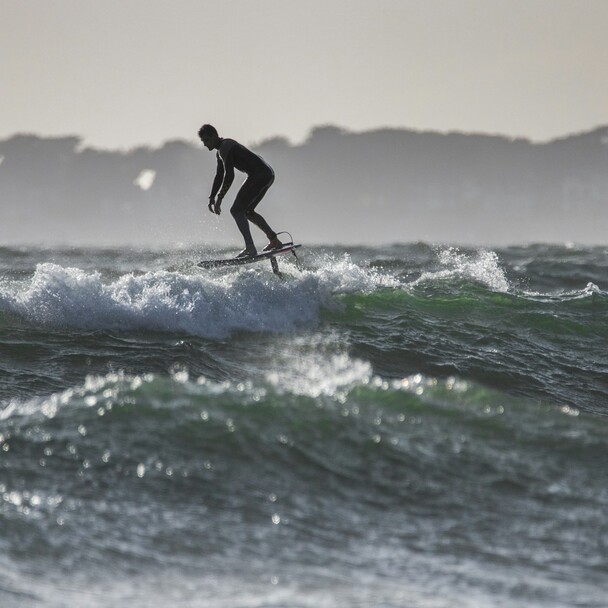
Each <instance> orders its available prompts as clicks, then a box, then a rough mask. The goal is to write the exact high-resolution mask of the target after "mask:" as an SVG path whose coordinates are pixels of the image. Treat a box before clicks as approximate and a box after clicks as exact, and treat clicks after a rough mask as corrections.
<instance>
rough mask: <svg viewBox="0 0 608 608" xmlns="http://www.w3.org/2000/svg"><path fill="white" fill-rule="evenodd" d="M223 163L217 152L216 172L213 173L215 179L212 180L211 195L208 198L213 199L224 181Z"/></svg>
mask: <svg viewBox="0 0 608 608" xmlns="http://www.w3.org/2000/svg"><path fill="white" fill-rule="evenodd" d="M224 173H225V172H224V163H223V162H222V159H221V158H220V154H219V152H218V153H217V170H216V172H215V178H214V180H213V186H212V187H211V195H210V196H209V198H215V195H216V194H217V191H218V190H219V189H220V186H221V185H222V182H223V181H224Z"/></svg>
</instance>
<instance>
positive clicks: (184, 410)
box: [0, 244, 608, 608]
mask: <svg viewBox="0 0 608 608" xmlns="http://www.w3.org/2000/svg"><path fill="white" fill-rule="evenodd" d="M202 255H207V256H210V255H211V252H202V253H201V252H198V251H192V250H175V251H165V252H159V251H116V250H93V251H90V250H65V251H61V250H50V251H49V250H45V251H42V250H35V249H21V250H16V249H4V250H2V256H1V262H0V344H1V346H2V351H1V354H0V374H1V377H2V383H0V498H1V500H0V548H1V549H2V550H1V551H0V566H1V567H0V604H2V606H7V607H9V608H10V607H13V606H15V607H16V606H20V607H21V606H26V607H27V606H52V607H60V606H61V607H62V606H66V605H70V606H71V605H78V606H91V607H101V606H116V605H124V604H125V603H126V602H128V603H129V605H133V606H141V607H144V606H146V607H147V606H160V605H175V606H196V607H198V606H205V607H206V606H209V607H211V606H213V607H216V606H220V607H223V606H225V607H232V606H277V607H278V606H315V607H316V606H328V607H334V606H371V605H374V606H376V605H377V606H404V605H407V606H437V607H444V606H445V607H448V606H450V607H451V606H454V605H459V606H465V607H468V606H470V607H477V606H484V607H485V606H514V607H515V606H522V605H526V606H552V607H554V606H564V607H566V606H574V605H580V606H597V607H599V606H602V605H604V603H605V598H606V596H607V593H608V586H607V585H606V582H605V581H606V580H608V576H607V575H608V571H607V570H608V568H607V567H606V564H607V563H608V559H606V558H607V557H608V556H607V554H606V547H607V546H608V523H607V522H606V518H605V516H604V514H605V513H606V509H607V507H608V490H607V488H608V474H607V473H606V470H605V469H606V467H605V466H604V461H605V455H606V454H607V453H608V417H607V416H606V413H607V410H606V395H607V392H608V386H607V382H606V378H607V377H608V375H607V374H606V372H607V371H608V349H607V347H606V343H607V338H608V330H607V329H606V323H605V319H606V315H607V313H608V294H607V292H606V291H605V286H606V285H608V270H606V269H607V268H608V264H607V262H608V259H607V258H608V254H607V252H606V251H605V250H604V249H602V248H584V249H579V248H576V247H572V246H570V247H557V246H546V245H536V246H530V247H521V248H508V249H504V250H497V251H490V250H474V249H469V250H459V249H455V248H433V247H429V246H427V245H424V244H417V245H395V246H392V247H386V248H375V249H370V248H359V249H357V248H355V249H350V250H349V251H345V250H343V249H341V248H338V247H327V248H315V249H308V250H306V249H305V250H304V251H303V252H302V255H301V258H302V262H303V264H302V267H300V268H297V267H296V266H295V265H294V264H293V263H292V262H290V261H281V266H282V269H283V271H284V277H283V279H282V280H280V279H278V278H277V277H275V276H274V275H273V274H272V273H271V272H270V268H269V267H268V268H266V266H265V265H258V266H255V267H252V268H246V269H242V268H241V269H237V270H228V271H212V272H201V271H198V270H196V269H195V268H196V267H195V266H194V264H193V263H192V262H194V261H196V259H198V258H199V257H201V256H202Z"/></svg>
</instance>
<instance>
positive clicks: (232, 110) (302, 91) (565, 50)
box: [0, 0, 608, 148]
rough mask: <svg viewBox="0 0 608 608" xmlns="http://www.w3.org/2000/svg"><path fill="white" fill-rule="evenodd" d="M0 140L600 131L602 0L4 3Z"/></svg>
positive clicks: (605, 110)
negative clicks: (202, 130) (337, 130)
mask: <svg viewBox="0 0 608 608" xmlns="http://www.w3.org/2000/svg"><path fill="white" fill-rule="evenodd" d="M0 31H1V36H0V78H1V82H2V89H1V94H0V138H5V137H7V136H9V135H12V134H14V133H17V132H30V133H40V134H43V135H65V134H76V135H82V136H83V137H84V138H85V142H86V143H87V144H89V145H93V146H98V147H106V148H126V147H132V146H135V145H139V144H153V145H157V144H159V143H161V142H163V141H165V140H167V139H192V140H194V138H195V137H196V130H197V129H198V127H199V125H200V124H202V123H203V122H212V123H213V124H215V125H216V126H217V127H218V128H219V130H220V133H221V134H224V135H230V136H232V137H236V138H237V139H240V140H242V141H243V142H245V143H254V142H257V141H260V140H262V139H265V138H268V137H270V136H274V135H285V136H287V137H288V138H289V139H290V140H292V141H300V140H301V139H303V138H304V137H305V136H306V135H307V133H308V132H309V130H310V128H311V127H312V126H315V125H320V124H328V123H331V124H337V125H340V126H343V127H346V128H349V129H353V130H366V129H370V128H375V127H383V126H392V127H405V128H415V129H430V130H440V131H446V130H461V131H476V132H491V133H502V134H506V135H514V136H515V135H517V136H525V137H530V138H532V139H535V140H546V139H549V138H552V137H556V136H560V135H563V134H566V133H571V132H576V131H582V130H587V129H590V128H593V127H595V126H598V125H600V124H608V78H607V75H608V72H607V68H606V65H607V62H608V0H394V1H393V0H297V1H295V0H211V1H207V0H162V1H161V0H0Z"/></svg>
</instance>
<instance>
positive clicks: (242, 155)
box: [211, 139, 277, 248]
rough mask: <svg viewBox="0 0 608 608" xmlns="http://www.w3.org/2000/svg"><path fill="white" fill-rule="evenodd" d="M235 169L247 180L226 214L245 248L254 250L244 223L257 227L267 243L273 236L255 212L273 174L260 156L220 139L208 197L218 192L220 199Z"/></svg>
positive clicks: (241, 146)
mask: <svg viewBox="0 0 608 608" xmlns="http://www.w3.org/2000/svg"><path fill="white" fill-rule="evenodd" d="M235 169H238V170H239V171H242V172H243V173H246V174H247V179H246V180H245V183H244V184H243V185H242V186H241V189H240V190H239V191H238V193H237V195H236V198H235V199H234V203H233V205H232V207H231V208H230V213H232V217H234V220H235V221H236V225H237V226H238V228H239V230H240V231H241V234H242V235H243V238H244V239H245V247H247V248H250V247H254V244H253V239H252V237H251V231H250V230H249V223H248V221H247V220H249V221H250V222H251V223H252V224H255V225H256V226H257V227H258V228H260V230H262V231H263V232H264V234H266V236H267V237H268V239H269V240H272V239H274V238H276V236H277V235H276V233H275V232H274V230H273V229H272V228H271V227H270V226H269V225H268V223H267V222H266V220H265V219H264V218H263V217H262V216H261V215H260V214H259V213H256V211H255V208H256V206H257V204H258V203H259V202H260V201H261V200H262V198H263V197H264V195H265V194H266V191H267V190H268V188H270V186H272V183H273V182H274V171H273V170H272V167H270V165H268V164H266V163H265V162H264V160H263V159H262V158H261V157H259V156H258V155H257V154H254V153H253V152H252V151H251V150H248V149H247V148H246V147H245V146H243V145H241V144H239V143H238V142H237V141H234V139H222V140H221V141H220V145H219V146H218V151H217V173H216V175H215V179H214V180H213V187H212V188H211V197H215V195H216V194H218V192H219V194H218V197H219V199H220V200H221V199H223V198H224V196H225V194H226V192H228V189H229V188H230V186H231V185H232V181H233V180H234V170H235Z"/></svg>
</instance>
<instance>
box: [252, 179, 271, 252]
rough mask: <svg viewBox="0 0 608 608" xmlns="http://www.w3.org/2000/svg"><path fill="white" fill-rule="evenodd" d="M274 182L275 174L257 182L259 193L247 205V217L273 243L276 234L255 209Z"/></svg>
mask: <svg viewBox="0 0 608 608" xmlns="http://www.w3.org/2000/svg"><path fill="white" fill-rule="evenodd" d="M273 182H274V174H271V175H269V176H268V177H265V178H263V179H261V180H256V185H257V192H256V194H255V195H254V197H253V198H252V200H251V202H250V203H249V205H247V212H246V214H245V215H246V217H247V219H248V220H249V221H250V222H251V223H252V224H255V225H256V226H257V227H258V228H259V229H260V230H261V231H262V232H263V233H264V234H265V235H266V236H267V237H268V240H270V241H272V240H274V239H276V238H277V234H276V232H275V231H274V230H273V229H272V228H271V227H270V226H269V225H268V222H267V221H266V220H265V219H264V218H263V217H262V216H261V215H260V214H259V213H258V212H257V211H255V208H256V207H257V205H258V203H259V202H260V201H261V200H262V199H263V198H264V195H265V194H266V192H268V188H270V186H272V184H273Z"/></svg>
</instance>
